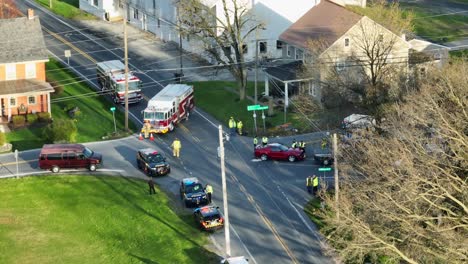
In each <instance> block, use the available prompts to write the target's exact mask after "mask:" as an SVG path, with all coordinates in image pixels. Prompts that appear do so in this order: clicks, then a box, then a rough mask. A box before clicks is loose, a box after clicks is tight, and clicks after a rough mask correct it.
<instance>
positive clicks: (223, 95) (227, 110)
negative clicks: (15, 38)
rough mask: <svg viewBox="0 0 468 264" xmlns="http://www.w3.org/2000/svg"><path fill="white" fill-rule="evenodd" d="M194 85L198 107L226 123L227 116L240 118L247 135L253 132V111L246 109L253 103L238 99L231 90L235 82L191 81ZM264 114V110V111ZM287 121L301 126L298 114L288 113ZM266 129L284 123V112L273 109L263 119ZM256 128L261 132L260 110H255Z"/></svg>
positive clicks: (250, 90)
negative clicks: (269, 114) (272, 113)
mask: <svg viewBox="0 0 468 264" xmlns="http://www.w3.org/2000/svg"><path fill="white" fill-rule="evenodd" d="M193 85H194V87H195V101H196V105H197V107H200V108H201V109H203V110H204V111H206V112H207V113H209V114H211V115H212V116H214V117H215V118H216V119H218V120H219V121H220V122H224V124H226V125H227V123H228V120H229V117H231V116H233V117H234V118H235V119H236V120H237V119H240V120H242V123H243V124H244V130H245V131H247V132H248V134H249V135H252V133H254V120H253V117H252V114H253V112H249V111H247V106H248V105H253V104H254V102H253V101H251V100H249V99H246V100H243V101H240V100H239V95H238V94H237V93H235V92H233V91H235V90H237V86H236V83H235V82H224V81H207V82H197V83H193ZM253 87H254V84H253V83H249V84H248V89H247V95H253V94H254V92H253V90H254V88H253ZM263 89H264V88H263V85H259V86H258V91H259V92H258V94H260V92H261V91H263ZM265 115H266V112H265ZM287 122H291V123H292V124H293V126H294V127H301V125H302V124H301V121H300V120H299V119H298V114H296V113H288V115H287ZM265 123H266V127H267V130H269V131H268V132H267V133H266V134H272V133H274V132H273V131H272V130H271V129H272V128H274V127H275V126H278V125H281V124H284V114H283V112H282V110H281V112H280V111H275V114H274V115H273V116H271V117H266V119H265ZM257 128H258V134H259V135H260V134H262V133H263V120H262V116H261V112H257Z"/></svg>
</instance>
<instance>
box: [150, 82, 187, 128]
mask: <svg viewBox="0 0 468 264" xmlns="http://www.w3.org/2000/svg"><path fill="white" fill-rule="evenodd" d="M194 106H195V102H194V98H193V86H191V85H186V84H169V85H167V86H166V87H164V89H162V90H161V91H160V92H159V93H158V94H156V95H155V96H154V97H153V98H151V99H150V100H149V101H148V106H147V107H146V109H145V110H144V111H143V121H144V125H143V128H142V129H141V132H142V133H144V134H145V136H147V135H148V134H149V133H161V134H164V133H167V132H168V131H172V130H173V129H174V126H175V125H176V124H177V123H179V122H180V121H181V120H183V119H187V118H188V116H189V114H190V111H191V110H192V109H193V107H194Z"/></svg>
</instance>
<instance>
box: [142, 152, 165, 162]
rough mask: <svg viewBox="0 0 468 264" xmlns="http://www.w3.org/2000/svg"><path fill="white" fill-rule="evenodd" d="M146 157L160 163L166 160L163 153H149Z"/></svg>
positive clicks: (149, 160) (150, 160)
mask: <svg viewBox="0 0 468 264" xmlns="http://www.w3.org/2000/svg"><path fill="white" fill-rule="evenodd" d="M146 159H147V160H148V162H149V163H160V162H163V161H164V157H163V156H162V155H161V154H148V155H147V156H146Z"/></svg>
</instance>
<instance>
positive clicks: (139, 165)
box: [137, 160, 141, 170]
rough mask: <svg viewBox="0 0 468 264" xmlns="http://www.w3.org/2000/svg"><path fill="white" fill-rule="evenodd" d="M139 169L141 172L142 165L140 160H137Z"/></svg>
mask: <svg viewBox="0 0 468 264" xmlns="http://www.w3.org/2000/svg"><path fill="white" fill-rule="evenodd" d="M137 167H138V169H139V170H141V164H140V162H139V161H138V160H137Z"/></svg>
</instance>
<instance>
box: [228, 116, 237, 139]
mask: <svg viewBox="0 0 468 264" xmlns="http://www.w3.org/2000/svg"><path fill="white" fill-rule="evenodd" d="M229 130H231V135H234V134H235V133H236V120H234V117H232V116H231V118H230V119H229Z"/></svg>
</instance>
